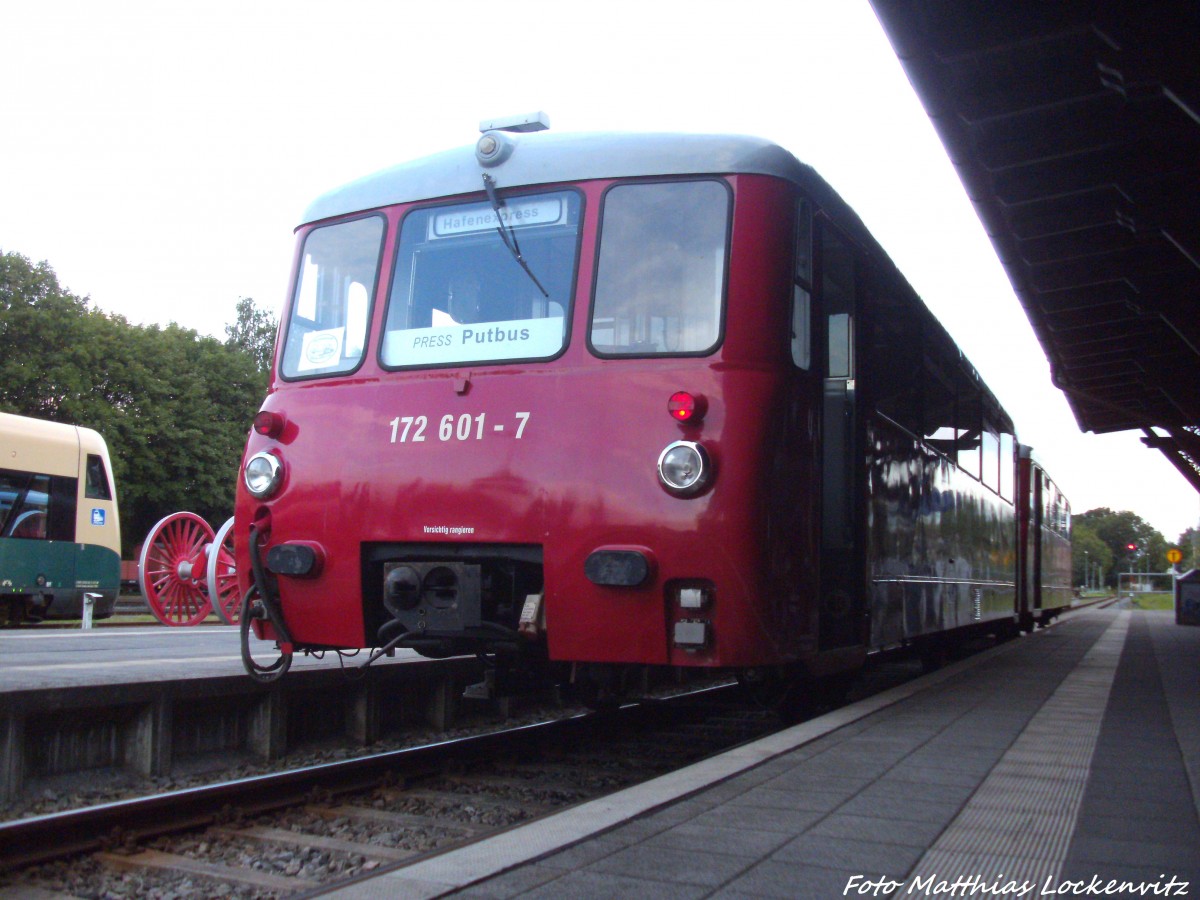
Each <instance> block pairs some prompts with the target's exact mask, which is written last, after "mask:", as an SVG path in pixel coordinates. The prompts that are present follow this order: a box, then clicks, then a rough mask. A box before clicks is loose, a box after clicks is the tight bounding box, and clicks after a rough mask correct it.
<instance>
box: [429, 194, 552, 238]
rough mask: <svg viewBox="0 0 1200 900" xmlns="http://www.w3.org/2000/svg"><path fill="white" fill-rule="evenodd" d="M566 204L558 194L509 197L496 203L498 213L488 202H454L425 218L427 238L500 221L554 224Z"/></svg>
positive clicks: (515, 224) (472, 231) (513, 225)
mask: <svg viewBox="0 0 1200 900" xmlns="http://www.w3.org/2000/svg"><path fill="white" fill-rule="evenodd" d="M565 210H566V205H565V204H564V203H563V201H562V199H561V198H558V197H550V198H545V197H543V198H538V199H536V200H509V201H507V202H506V203H505V204H504V205H503V206H501V207H500V215H499V216H497V215H496V210H494V209H492V207H491V205H490V204H487V203H477V204H474V205H472V206H455V207H453V208H452V209H447V210H445V211H444V212H440V213H436V214H435V215H433V216H432V217H431V218H430V220H429V238H430V239H431V240H432V239H435V238H445V237H453V236H455V235H461V234H475V233H477V232H480V231H491V230H493V229H495V228H498V227H499V226H500V223H501V222H503V223H504V224H505V225H506V226H508V227H509V228H527V227H529V226H530V225H557V224H559V223H560V222H562V220H563V215H564V213H565Z"/></svg>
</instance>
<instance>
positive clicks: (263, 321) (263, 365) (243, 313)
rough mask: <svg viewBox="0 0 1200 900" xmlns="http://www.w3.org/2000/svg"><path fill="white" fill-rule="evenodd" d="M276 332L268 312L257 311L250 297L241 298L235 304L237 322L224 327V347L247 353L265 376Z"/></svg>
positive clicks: (272, 319) (277, 327) (276, 326)
mask: <svg viewBox="0 0 1200 900" xmlns="http://www.w3.org/2000/svg"><path fill="white" fill-rule="evenodd" d="M278 330H279V322H278V321H276V319H275V317H274V316H273V315H271V313H270V312H268V311H267V310H265V309H259V308H258V306H257V305H256V304H255V302H254V301H253V300H252V299H251V298H250V297H242V298H241V299H240V300H238V302H237V320H236V321H235V322H234V323H233V324H232V325H226V326H225V334H226V335H227V337H226V339H225V346H226V347H230V348H240V349H242V350H244V351H245V352H246V353H249V354H250V356H251V357H253V359H254V361H255V363H256V364H257V365H258V370H259V371H260V372H262V373H263V375H264V376H265V375H267V374H269V373H270V371H271V360H272V357H273V356H274V353H275V333H276V332H277V331H278ZM263 387H264V389H265V387H266V385H265V384H264V385H263Z"/></svg>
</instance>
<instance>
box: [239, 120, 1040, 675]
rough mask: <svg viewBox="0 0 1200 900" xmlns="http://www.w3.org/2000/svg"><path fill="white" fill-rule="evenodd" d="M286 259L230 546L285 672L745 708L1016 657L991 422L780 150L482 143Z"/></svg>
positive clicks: (373, 180)
mask: <svg viewBox="0 0 1200 900" xmlns="http://www.w3.org/2000/svg"><path fill="white" fill-rule="evenodd" d="M297 237H298V245H297V255H296V261H295V268H294V274H293V281H292V288H291V292H290V301H289V305H288V307H287V310H286V312H285V315H284V317H283V319H282V322H281V325H280V332H279V341H278V347H277V352H276V360H275V370H274V375H273V380H272V383H271V388H270V392H269V394H268V396H267V398H266V400H265V402H264V403H263V406H262V410H261V412H260V413H259V415H258V417H257V418H256V420H255V428H254V431H253V433H252V434H251V436H250V439H249V442H248V445H247V448H246V453H245V458H244V461H243V477H242V479H241V483H240V484H239V488H238V498H237V507H236V534H237V536H238V537H237V540H236V541H235V546H236V547H237V550H236V554H237V563H238V572H239V577H240V578H241V580H242V588H243V589H244V590H246V591H247V592H250V591H252V590H253V591H254V592H256V593H254V594H253V595H251V594H250V593H248V603H247V609H248V611H249V612H250V613H251V616H252V618H254V620H255V624H254V627H255V628H256V629H258V631H259V632H260V633H261V634H262V635H265V636H268V637H273V638H275V639H276V640H278V641H279V643H280V644H281V645H282V647H283V649H284V651H285V654H286V653H288V652H290V651H292V650H296V649H300V650H306V649H311V650H319V649H329V648H334V649H343V648H360V647H376V648H393V647H410V648H413V649H416V650H418V651H419V652H421V653H423V654H427V655H430V656H445V655H449V654H459V653H472V652H475V653H483V654H488V655H489V656H491V655H494V656H495V657H496V658H499V659H501V660H510V659H512V660H519V659H521V658H525V659H535V660H543V661H548V662H550V663H559V662H561V663H569V664H571V670H572V673H573V677H574V678H575V679H576V680H579V681H589V682H591V683H593V684H595V685H599V686H600V687H601V689H608V687H609V686H611V685H612V684H614V683H616V681H617V680H618V679H616V678H614V677H613V676H614V675H615V674H617V673H620V672H621V671H622V667H626V666H630V665H656V666H679V667H721V668H727V669H731V670H735V671H737V672H739V673H740V674H741V675H742V676H743V677H744V678H745V679H746V680H747V681H748V682H750V683H755V682H759V681H762V680H764V679H765V678H766V677H767V675H768V673H778V672H786V673H792V674H796V673H800V672H803V673H806V674H810V675H817V676H819V675H828V674H832V673H837V672H845V671H848V670H852V669H854V668H856V667H858V666H860V665H861V664H862V663H863V661H864V659H865V658H866V656H867V655H868V654H869V653H870V652H872V651H874V650H879V649H883V648H887V647H892V646H900V645H906V644H920V643H921V642H925V641H933V640H935V639H938V638H939V636H944V635H946V634H962V633H965V632H966V631H969V630H970V629H974V628H989V629H997V628H1007V627H1012V626H1013V625H1014V624H1015V622H1016V611H1017V606H1016V604H1017V589H1016V588H1017V585H1016V566H1017V544H1016V540H1017V528H1016V517H1015V490H1016V478H1015V472H1016V463H1017V452H1016V446H1017V445H1016V440H1015V431H1014V428H1013V424H1012V421H1011V420H1010V418H1009V416H1008V415H1007V414H1006V413H1005V412H1004V410H1003V409H1002V408H1001V406H1000V404H999V403H998V402H997V400H996V399H995V397H994V396H993V395H992V393H991V392H990V391H989V390H988V389H987V387H986V386H985V385H984V384H983V382H982V381H981V379H980V378H979V376H978V375H977V373H976V372H975V370H974V369H973V368H972V366H971V365H970V363H969V362H968V361H967V360H966V359H965V358H964V357H963V355H962V354H961V353H960V351H959V350H958V348H957V347H956V345H955V343H954V342H953V340H951V338H950V337H949V335H948V334H947V333H946V331H945V330H944V329H943V328H942V326H941V325H939V324H938V322H937V321H936V320H935V319H934V317H933V316H932V315H931V314H930V313H929V312H928V310H927V309H926V307H925V306H924V305H923V303H922V302H921V301H920V299H919V298H918V297H917V295H916V293H915V292H914V291H913V289H912V287H911V286H910V285H909V284H908V283H907V281H906V280H905V279H904V278H903V277H902V276H901V274H900V273H899V271H898V270H897V269H896V267H895V266H894V265H893V264H892V262H891V261H890V260H889V259H888V257H887V255H886V254H885V253H884V252H883V250H882V249H881V248H880V247H879V245H878V244H877V243H876V242H875V240H874V239H873V238H872V237H871V235H870V234H869V233H868V232H867V230H866V228H865V227H864V226H863V224H862V223H861V221H860V220H859V219H858V217H857V216H856V215H855V214H854V213H853V212H852V211H851V210H850V209H849V208H848V207H847V206H846V204H845V203H843V202H842V200H841V199H840V198H839V197H838V196H837V194H835V193H834V191H833V190H832V189H831V188H830V187H829V186H828V185H827V184H826V183H825V182H824V181H823V180H822V179H821V178H820V177H819V176H817V175H816V173H815V172H814V171H813V170H812V169H810V168H809V167H808V166H805V165H803V164H801V163H800V162H798V161H797V160H796V159H795V158H794V157H793V156H792V155H791V154H790V153H788V152H787V151H786V150H784V149H782V148H781V147H779V146H777V145H775V144H772V143H770V142H767V141H764V140H760V139H756V138H747V137H728V136H714V135H678V134H649V135H612V134H601V135H567V134H562V135H559V134H554V133H550V132H542V133H529V134H519V135H518V134H513V133H509V132H506V131H503V130H489V131H487V132H486V133H484V134H483V135H482V137H481V138H480V139H479V140H478V142H477V143H476V144H475V145H474V146H473V147H465V148H462V149H458V150H452V151H448V152H446V153H443V154H440V155H435V156H432V157H429V158H425V159H420V160H416V161H414V162H410V163H406V164H403V165H400V166H398V167H396V168H394V169H391V170H388V171H385V172H383V173H381V174H378V175H375V176H371V177H368V178H365V179H363V180H361V181H358V182H355V183H353V184H351V185H349V186H347V187H345V188H342V189H340V190H336V191H334V192H332V193H330V194H328V195H326V196H324V197H321V198H320V199H318V200H317V201H316V202H315V203H314V204H313V205H312V206H311V207H310V209H309V210H308V212H307V214H306V216H305V219H304V224H302V225H301V226H300V228H299V229H298V231H297ZM251 598H253V604H251V603H250V602H249V601H250V599H251Z"/></svg>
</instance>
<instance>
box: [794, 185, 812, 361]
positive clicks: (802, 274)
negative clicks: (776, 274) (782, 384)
mask: <svg viewBox="0 0 1200 900" xmlns="http://www.w3.org/2000/svg"><path fill="white" fill-rule="evenodd" d="M811 322H812V205H811V204H810V203H809V202H808V201H807V200H801V201H800V202H799V204H797V208H796V270H795V274H794V276H793V287H792V340H791V344H792V362H793V363H794V364H795V365H796V367H797V368H799V369H804V370H806V371H807V370H808V369H809V368H810V367H811V365H812V325H811Z"/></svg>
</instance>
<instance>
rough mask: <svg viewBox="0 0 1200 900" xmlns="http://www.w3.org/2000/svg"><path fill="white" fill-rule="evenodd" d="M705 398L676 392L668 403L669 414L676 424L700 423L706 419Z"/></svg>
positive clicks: (685, 392)
mask: <svg viewBox="0 0 1200 900" xmlns="http://www.w3.org/2000/svg"><path fill="white" fill-rule="evenodd" d="M704 408H705V404H704V398H703V397H693V396H692V395H691V394H689V393H688V392H687V391H676V392H675V393H674V394H672V395H671V399H670V400H668V401H667V412H669V413H670V414H671V418H672V419H674V420H675V421H676V422H699V421H700V420H701V419H703V418H704Z"/></svg>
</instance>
